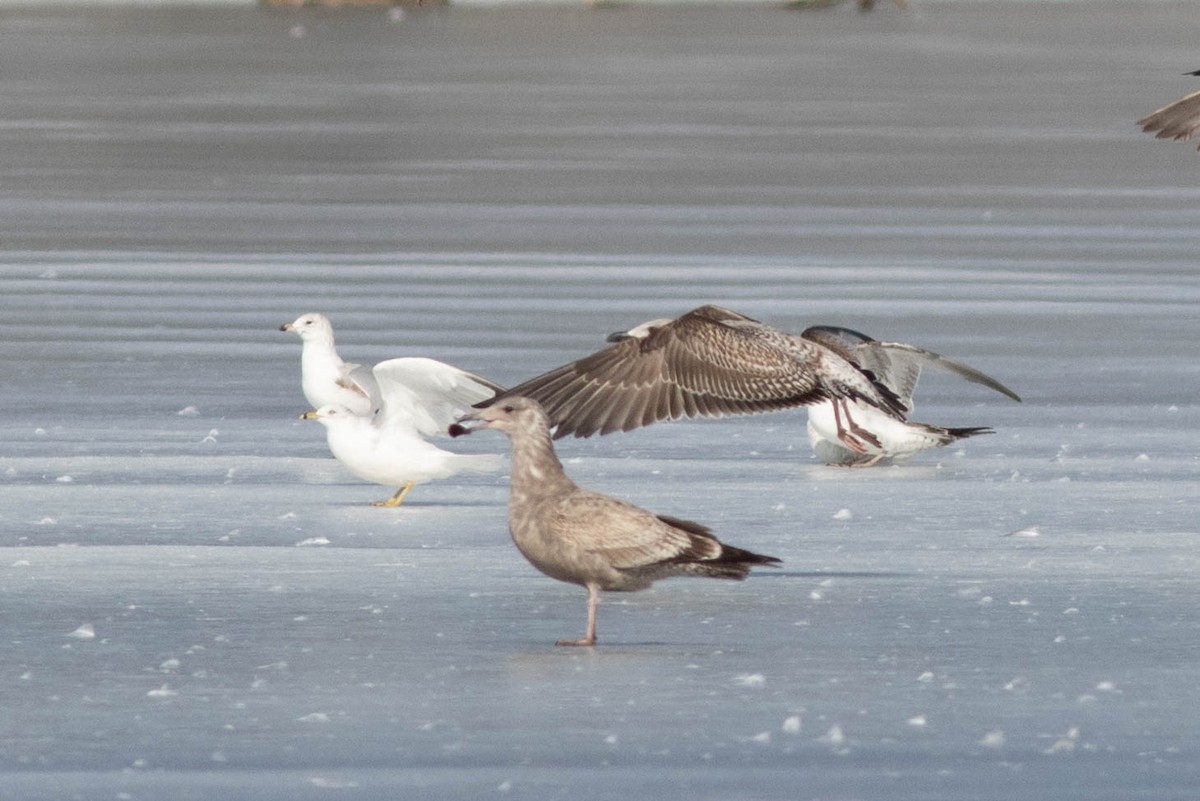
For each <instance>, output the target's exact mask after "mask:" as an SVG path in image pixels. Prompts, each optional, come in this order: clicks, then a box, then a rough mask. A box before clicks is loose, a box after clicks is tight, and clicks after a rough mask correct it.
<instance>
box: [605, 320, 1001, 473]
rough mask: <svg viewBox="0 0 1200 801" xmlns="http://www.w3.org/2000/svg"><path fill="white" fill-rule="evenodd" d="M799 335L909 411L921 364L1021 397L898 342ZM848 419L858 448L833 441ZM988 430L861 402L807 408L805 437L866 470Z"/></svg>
mask: <svg viewBox="0 0 1200 801" xmlns="http://www.w3.org/2000/svg"><path fill="white" fill-rule="evenodd" d="M670 322H671V321H670V320H651V321H649V322H646V323H642V324H641V325H639V326H636V327H634V328H632V329H630V330H629V331H618V332H616V333H613V334H609V336H608V340H609V341H610V342H619V341H621V340H623V339H629V338H634V339H645V338H646V337H648V336H649V335H650V334H651V332H653V331H654V329H655V328H657V327H659V326H662V325H664V324H667V323H670ZM800 337H801V338H803V339H807V340H809V341H811V342H815V343H817V344H819V345H823V346H825V347H826V348H829V349H830V350H832V351H833V352H835V353H837V354H838V355H839V356H841V357H842V358H843V359H845V360H846V361H848V362H850V363H851V364H853V365H854V366H856V367H858V368H859V369H861V370H863V371H864V372H867V373H869V374H870V375H871V376H872V377H873V378H874V379H875V380H876V381H877V382H878V383H880V384H882V385H883V386H885V387H887V388H888V389H889V390H891V391H892V392H893V393H894V394H895V395H896V397H897V398H899V399H900V401H901V403H902V404H903V405H904V411H905V413H906V414H907V413H908V412H911V411H912V408H913V404H912V395H913V390H914V389H915V388H916V386H917V379H918V378H920V375H921V368H922V367H923V366H925V365H929V366H933V367H937V368H939V369H941V370H944V371H946V372H948V373H952V374H954V375H957V376H959V377H960V378H964V379H966V380H967V381H971V382H973V383H977V384H982V385H984V386H986V387H988V388H990V389H993V390H995V391H997V392H1000V393H1002V394H1004V395H1007V396H1008V397H1010V398H1012V399H1013V400H1017V401H1019V400H1020V398H1019V397H1018V396H1017V395H1016V393H1014V392H1013V391H1012V390H1010V389H1008V388H1007V387H1005V386H1004V385H1003V384H1001V383H1000V382H999V381H997V380H996V379H994V378H992V377H990V376H987V375H984V374H983V373H981V372H980V371H978V370H976V369H975V368H973V367H968V366H967V365H965V364H961V363H960V362H956V361H953V360H951V359H947V358H946V357H945V356H942V355H940V354H937V353H934V352H933V351H929V350H925V349H923V348H918V347H917V346H915V345H907V344H904V343H902V342H880V341H879V340H877V339H873V338H872V337H869V336H867V335H866V334H862V333H859V332H858V331H854V330H852V329H850V328H840V327H837V326H829V325H816V326H812V327H810V328H807V329H805V330H804V331H803V332H802V333H801V334H800ZM842 417H845V418H846V419H853V420H854V422H855V424H856V428H855V431H854V432H851V434H850V438H851V439H853V440H854V441H855V442H856V443H857V445H858V447H857V448H855V449H851V448H850V447H849V446H847V445H846V444H844V442H843V441H842V440H841V439H839V437H838V421H839V419H840V418H842ZM991 431H992V430H991V429H990V428H986V427H973V428H946V427H943V426H933V425H927V424H925V423H916V422H912V421H910V420H906V419H901V418H898V417H896V416H894V415H892V414H889V413H886V412H883V411H880V410H879V409H876V408H875V407H873V406H871V405H869V404H866V403H862V402H860V401H853V400H851V401H834V400H826V401H822V402H820V403H816V404H812V405H810V406H809V407H808V439H809V442H810V443H811V445H812V447H813V451H814V452H815V453H816V454H817V456H818V457H820V458H821V459H822V460H824V461H825V462H826V463H828V464H831V465H839V466H846V467H870V466H872V465H875V464H879V463H880V462H882V461H884V460H889V461H895V460H903V459H907V458H909V457H911V456H913V455H915V454H917V453H920V452H921V451H923V450H926V449H928V448H935V447H940V446H943V445H948V444H949V443H951V442H955V441H957V440H960V439H964V438H966V437H970V436H974V435H976V434H988V433H991Z"/></svg>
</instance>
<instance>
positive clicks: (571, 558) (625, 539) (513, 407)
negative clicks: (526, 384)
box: [450, 397, 780, 645]
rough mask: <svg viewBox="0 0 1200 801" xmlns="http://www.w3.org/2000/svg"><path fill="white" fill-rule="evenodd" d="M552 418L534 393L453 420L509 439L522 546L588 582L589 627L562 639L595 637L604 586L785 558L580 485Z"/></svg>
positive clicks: (545, 566) (556, 569)
mask: <svg viewBox="0 0 1200 801" xmlns="http://www.w3.org/2000/svg"><path fill="white" fill-rule="evenodd" d="M549 426H550V421H549V420H548V419H547V417H546V414H545V412H544V411H542V408H541V407H540V406H539V405H538V404H537V402H536V401H533V400H530V399H529V398H521V397H506V398H505V399H504V400H502V401H497V402H495V403H493V404H492V405H491V406H488V407H487V408H485V409H482V410H480V411H478V412H475V413H474V414H470V415H467V416H465V417H463V418H462V419H461V420H459V422H458V423H456V424H455V425H454V426H452V427H451V429H450V433H451V434H453V435H454V436H459V435H461V434H466V433H469V432H470V431H472V430H475V429H477V428H491V429H495V430H497V431H502V432H504V433H505V434H507V435H508V436H509V438H510V439H511V448H512V468H511V469H512V486H511V489H510V495H509V502H508V527H509V531H510V533H511V534H512V538H513V542H514V543H516V546H517V549H518V550H519V551H520V552H521V553H522V554H523V555H524V556H525V558H526V559H528V560H529V561H530V563H531V564H532V565H533V566H534V567H536V568H537V569H538V570H540V571H542V572H543V573H545V574H546V575H547V576H550V577H551V578H554V579H558V580H559V581H565V582H568V583H570V584H579V585H582V586H583V587H585V588H587V591H588V606H587V610H588V611H587V630H586V633H585V634H584V636H583V638H582V639H579V640H560V641H559V642H558V643H556V645H595V643H596V604H597V601H598V599H599V595H600V592H601V591H605V590H607V591H614V592H632V591H634V590H643V589H645V588H647V587H649V586H650V585H651V584H652V583H653V582H655V581H657V580H658V579H662V578H667V577H670V576H707V577H710V578H724V579H743V578H745V577H746V575H747V574H748V573H749V572H750V568H751V567H752V566H754V565H778V564H780V562H779V560H778V559H775V558H774V557H771V556H763V555H761V554H756V553H751V552H750V551H745V550H742V549H740V548H734V547H732V546H729V545H724V544H722V543H721V542H720V541H718V540H717V538H716V537H714V536H713V535H712V533H710V532H709V530H708V529H707V528H705V527H704V526H702V525H700V524H699V523H693V522H691V521H688V520H678V519H676V518H673V517H667V516H665V515H656V514H654V513H653V512H648V511H646V510H645V509H640V508H638V507H636V506H633V505H632V504H629V503H626V502H625V501H621V500H617V499H616V498H610V497H608V496H606V495H600V494H599V493H596V492H590V491H588V490H585V489H580V488H579V487H578V486H576V484H575V483H574V482H573V481H571V479H569V478H568V477H567V475H566V474H565V473H564V472H563V468H562V463H561V462H559V460H558V457H557V456H555V454H554V446H553V444H552V443H551V441H550V430H549Z"/></svg>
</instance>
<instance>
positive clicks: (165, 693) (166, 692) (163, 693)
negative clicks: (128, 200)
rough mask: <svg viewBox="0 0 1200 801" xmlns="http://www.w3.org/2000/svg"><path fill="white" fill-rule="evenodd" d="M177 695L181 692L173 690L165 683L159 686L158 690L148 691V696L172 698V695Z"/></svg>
mask: <svg viewBox="0 0 1200 801" xmlns="http://www.w3.org/2000/svg"><path fill="white" fill-rule="evenodd" d="M176 695H179V693H178V692H176V691H175V690H172V689H171V688H170V687H168V686H167V685H165V684H164V685H163V686H161V687H159V688H158V689H157V690H151V691H150V692H148V693H146V697H147V698H171V697H172V696H176Z"/></svg>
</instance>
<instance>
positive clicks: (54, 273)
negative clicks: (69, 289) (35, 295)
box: [38, 268, 58, 280]
mask: <svg viewBox="0 0 1200 801" xmlns="http://www.w3.org/2000/svg"><path fill="white" fill-rule="evenodd" d="M38 278H45V279H48V280H49V279H54V278H58V270H55V269H54V268H51V269H49V270H46V271H45V272H41V273H38Z"/></svg>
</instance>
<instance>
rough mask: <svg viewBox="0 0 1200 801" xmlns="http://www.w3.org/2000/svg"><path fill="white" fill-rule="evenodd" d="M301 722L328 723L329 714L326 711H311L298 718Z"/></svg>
mask: <svg viewBox="0 0 1200 801" xmlns="http://www.w3.org/2000/svg"><path fill="white" fill-rule="evenodd" d="M296 720H298V721H300V722H301V723H328V722H329V715H327V714H325V713H324V712H310V713H309V714H307V715H304V716H302V717H298V718H296Z"/></svg>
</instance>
